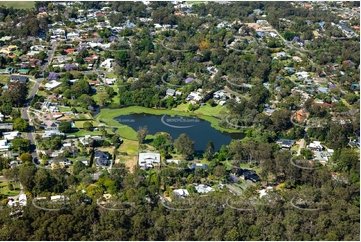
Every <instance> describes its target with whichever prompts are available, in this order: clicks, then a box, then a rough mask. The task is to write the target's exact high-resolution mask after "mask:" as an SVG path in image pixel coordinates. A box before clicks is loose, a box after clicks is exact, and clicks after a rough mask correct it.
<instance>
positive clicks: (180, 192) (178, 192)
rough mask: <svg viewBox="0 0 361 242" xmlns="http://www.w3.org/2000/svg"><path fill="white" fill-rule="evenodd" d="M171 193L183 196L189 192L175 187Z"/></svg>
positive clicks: (179, 196)
mask: <svg viewBox="0 0 361 242" xmlns="http://www.w3.org/2000/svg"><path fill="white" fill-rule="evenodd" d="M173 194H175V195H177V196H178V198H184V197H186V196H188V195H189V192H188V191H187V190H186V189H176V190H173Z"/></svg>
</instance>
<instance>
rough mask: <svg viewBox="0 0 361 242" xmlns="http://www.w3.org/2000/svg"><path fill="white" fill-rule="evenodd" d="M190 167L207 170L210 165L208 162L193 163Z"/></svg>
mask: <svg viewBox="0 0 361 242" xmlns="http://www.w3.org/2000/svg"><path fill="white" fill-rule="evenodd" d="M189 169H191V170H195V169H203V170H207V169H208V165H207V164H202V163H192V164H191V165H190V166H189Z"/></svg>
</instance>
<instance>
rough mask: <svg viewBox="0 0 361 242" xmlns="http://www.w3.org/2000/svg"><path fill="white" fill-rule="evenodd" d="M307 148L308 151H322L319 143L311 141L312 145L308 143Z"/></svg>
mask: <svg viewBox="0 0 361 242" xmlns="http://www.w3.org/2000/svg"><path fill="white" fill-rule="evenodd" d="M307 148H308V149H310V150H317V151H321V150H323V147H322V145H321V142H320V141H313V142H312V143H310V144H309V145H308V146H307Z"/></svg>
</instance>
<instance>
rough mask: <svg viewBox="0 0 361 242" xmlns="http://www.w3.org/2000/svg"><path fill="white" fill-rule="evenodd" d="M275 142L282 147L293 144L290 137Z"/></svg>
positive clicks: (289, 146) (285, 147) (287, 147)
mask: <svg viewBox="0 0 361 242" xmlns="http://www.w3.org/2000/svg"><path fill="white" fill-rule="evenodd" d="M276 143H277V144H278V145H279V146H280V147H281V148H282V149H289V148H291V147H292V146H293V144H294V143H295V141H294V140H290V139H278V140H276Z"/></svg>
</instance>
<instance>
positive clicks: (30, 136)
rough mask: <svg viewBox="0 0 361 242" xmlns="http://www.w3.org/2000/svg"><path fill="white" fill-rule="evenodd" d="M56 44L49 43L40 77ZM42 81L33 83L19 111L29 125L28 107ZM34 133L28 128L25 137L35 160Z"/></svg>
mask: <svg viewBox="0 0 361 242" xmlns="http://www.w3.org/2000/svg"><path fill="white" fill-rule="evenodd" d="M58 44H59V43H51V49H50V50H49V51H48V58H47V59H48V62H47V63H46V64H45V65H43V67H42V69H41V71H42V76H43V73H44V72H45V70H46V68H47V67H48V65H49V63H50V62H51V60H52V58H53V55H54V52H55V48H56V46H57V45H58ZM42 81H43V77H42V78H37V79H36V83H35V85H34V87H33V89H32V90H31V92H30V93H29V96H28V101H27V103H26V105H25V107H24V108H22V110H21V117H22V118H23V119H25V120H28V122H29V124H30V118H29V105H30V102H31V100H32V99H33V98H34V96H35V94H36V93H37V91H38V89H39V86H40V84H41V82H42ZM34 131H35V129H34V128H33V127H32V126H30V127H29V130H28V131H27V132H26V136H27V138H28V140H30V143H31V149H30V153H31V156H32V157H33V158H35V157H36V156H37V155H36V143H35V139H34V135H33V132H34Z"/></svg>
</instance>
